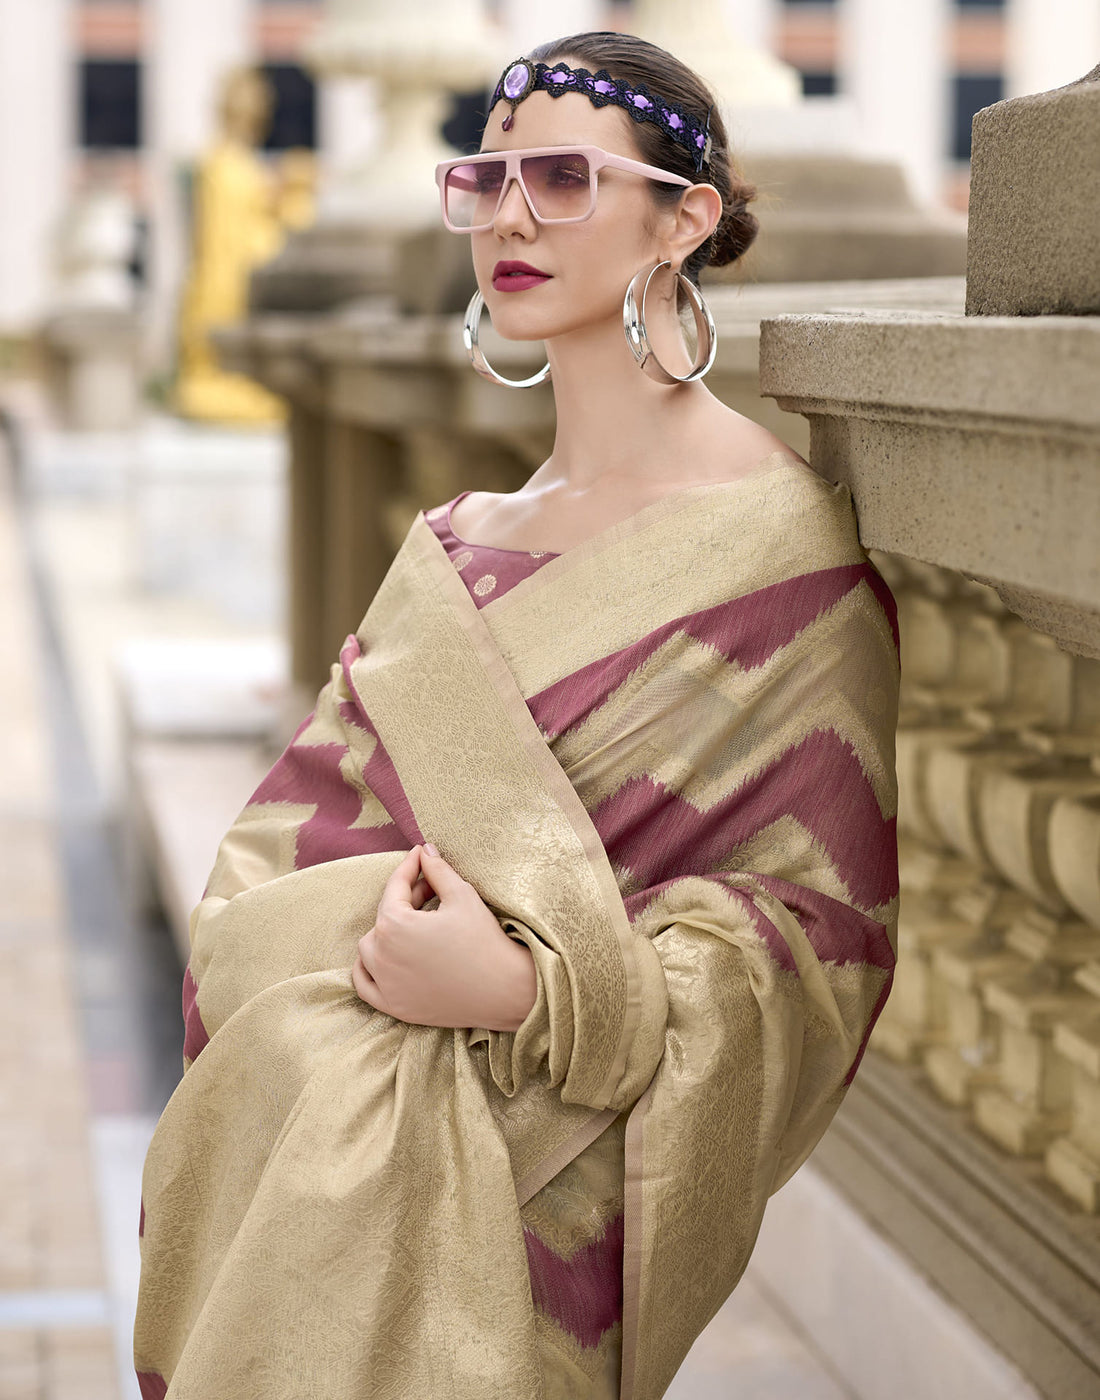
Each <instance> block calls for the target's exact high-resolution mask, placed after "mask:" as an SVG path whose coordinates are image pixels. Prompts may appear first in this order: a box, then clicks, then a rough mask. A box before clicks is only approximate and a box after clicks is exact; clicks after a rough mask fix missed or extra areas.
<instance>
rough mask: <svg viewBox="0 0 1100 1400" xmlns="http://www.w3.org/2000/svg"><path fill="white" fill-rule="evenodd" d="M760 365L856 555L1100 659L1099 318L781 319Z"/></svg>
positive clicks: (869, 315)
mask: <svg viewBox="0 0 1100 1400" xmlns="http://www.w3.org/2000/svg"><path fill="white" fill-rule="evenodd" d="M760 364H761V373H760V384H761V391H762V392H763V393H765V394H767V395H769V396H771V397H773V398H774V399H775V400H776V402H777V403H778V404H779V406H780V407H781V408H783V409H786V410H788V411H790V412H794V413H801V414H804V415H805V416H806V417H807V418H808V419H809V422H810V457H811V459H812V461H813V465H814V466H815V468H816V469H817V470H818V471H819V472H821V474H822V475H823V476H825V477H827V478H829V479H830V480H834V481H843V482H845V483H846V484H847V485H848V486H849V487H850V488H851V491H852V496H853V500H854V501H855V504H856V510H857V513H858V516H859V526H860V538H861V540H862V541H863V544H864V546H865V547H867V548H872V549H879V550H883V551H885V552H887V553H893V554H900V555H904V556H906V557H908V558H911V559H919V560H924V561H925V562H927V563H932V564H938V565H942V566H944V567H947V568H950V569H956V570H959V571H960V572H962V573H964V574H966V575H968V576H969V577H971V578H975V579H978V580H979V581H981V582H984V583H987V584H989V585H990V586H992V587H993V588H995V589H997V591H998V592H999V593H1000V594H1001V598H1002V600H1003V601H1004V603H1005V604H1006V606H1008V607H1010V608H1011V609H1012V610H1013V611H1014V612H1016V613H1017V614H1018V615H1019V616H1020V617H1022V618H1023V619H1024V621H1025V622H1027V623H1028V624H1029V625H1031V626H1033V627H1035V628H1037V629H1038V630H1041V631H1047V632H1049V633H1050V635H1052V636H1053V637H1055V639H1056V640H1057V641H1058V643H1059V645H1061V646H1064V647H1066V648H1067V649H1069V650H1072V651H1076V652H1079V653H1081V654H1083V655H1086V656H1100V556H1098V554H1097V550H1096V546H1095V541H1096V539H1097V538H1100V396H1098V395H1097V393H1096V384H1097V383H1100V320H1097V319H1095V318H1093V319H1089V318H1085V317H1080V316H1047V317H1041V318H1036V317H1031V318H1025V317H1011V316H1005V317H966V316H962V315H944V314H942V313H929V312H919V311H905V310H892V311H863V312H845V313H843V314H840V313H836V314H831V315H828V314H825V315H784V316H778V317H775V318H772V319H765V320H764V321H763V322H762V323H761V344H760Z"/></svg>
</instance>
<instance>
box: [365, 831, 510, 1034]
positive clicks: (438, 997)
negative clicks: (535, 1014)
mask: <svg viewBox="0 0 1100 1400" xmlns="http://www.w3.org/2000/svg"><path fill="white" fill-rule="evenodd" d="M421 871H422V872H423V874H421ZM433 892H434V893H435V894H438V896H439V908H438V909H429V910H425V909H423V908H422V907H421V906H422V905H423V904H424V903H425V902H426V901H427V900H428V899H430V898H431V896H432V894H433ZM351 978H352V982H353V983H354V984H355V990H356V992H358V994H359V996H360V997H361V998H362V999H363V1001H365V1002H366V1003H367V1004H368V1005H369V1006H373V1007H374V1008H375V1010H377V1011H385V1012H386V1013H387V1014H388V1015H390V1016H393V1017H395V1018H396V1019H397V1020H399V1021H408V1022H410V1023H411V1024H413V1025H420V1026H458V1027H463V1028H469V1027H473V1026H481V1027H484V1029H485V1030H497V1031H514V1030H517V1029H518V1028H519V1026H520V1025H521V1024H522V1023H523V1021H524V1019H525V1018H526V1016H527V1013H528V1012H529V1011H530V1010H531V1008H532V1007H533V1006H534V1004H535V994H536V990H537V983H536V979H535V960H534V958H533V957H532V956H531V953H530V951H529V950H528V949H527V948H525V947H524V945H523V944H522V943H518V942H516V940H515V939H512V938H509V937H508V935H507V934H506V933H505V932H504V930H503V929H502V928H501V926H500V924H499V923H498V922H497V919H496V916H495V915H494V914H493V913H492V911H491V910H490V909H489V908H488V906H487V905H486V904H485V903H484V901H483V900H482V899H481V896H480V895H479V894H478V892H477V891H476V890H475V889H474V887H473V885H471V884H469V883H468V882H467V881H466V880H464V879H463V878H462V877H461V875H459V873H458V871H457V870H455V869H454V868H453V867H452V866H450V865H448V864H447V862H446V861H445V860H444V859H443V857H442V856H441V855H439V853H438V852H437V851H436V850H435V847H434V846H424V847H421V846H414V847H413V848H412V850H411V851H410V852H409V853H408V855H407V856H406V857H405V859H404V860H403V861H402V862H401V864H400V865H399V866H398V867H397V868H396V870H394V872H393V874H392V875H391V876H390V878H389V879H388V880H387V881H386V885H385V888H384V889H383V891H382V898H381V899H380V900H379V901H378V910H377V913H376V914H375V922H374V926H373V927H372V928H370V929H368V931H367V932H366V933H365V934H364V935H363V937H362V938H361V939H360V940H359V956H358V958H357V959H356V962H355V966H354V967H353V968H352V970H351Z"/></svg>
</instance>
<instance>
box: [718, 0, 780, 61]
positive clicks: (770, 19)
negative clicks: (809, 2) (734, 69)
mask: <svg viewBox="0 0 1100 1400" xmlns="http://www.w3.org/2000/svg"><path fill="white" fill-rule="evenodd" d="M722 10H723V11H724V13H725V17H726V23H727V24H728V25H729V27H730V29H731V30H732V31H733V32H734V34H736V35H737V37H738V38H739V39H740V40H741V41H742V43H745V44H749V45H750V46H751V47H752V48H754V49H763V50H764V52H765V53H771V54H774V53H775V44H776V24H777V20H778V12H779V0H722Z"/></svg>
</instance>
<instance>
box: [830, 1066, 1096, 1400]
mask: <svg viewBox="0 0 1100 1400" xmlns="http://www.w3.org/2000/svg"><path fill="white" fill-rule="evenodd" d="M813 1163H814V1166H815V1168H817V1169H818V1170H819V1171H820V1172H821V1174H822V1175H823V1176H825V1177H826V1179H827V1180H829V1181H830V1182H831V1183H832V1184H834V1185H835V1187H836V1188H837V1189H838V1190H839V1191H840V1192H841V1193H842V1194H843V1195H844V1196H845V1197H846V1198H848V1199H849V1200H851V1201H852V1203H853V1205H854V1206H856V1207H857V1208H858V1210H859V1212H860V1214H861V1215H862V1216H864V1217H865V1218H866V1219H867V1220H869V1221H870V1222H871V1223H872V1224H873V1225H874V1226H875V1227H876V1228H877V1229H878V1230H879V1231H880V1232H881V1233H882V1234H883V1235H885V1236H886V1238H887V1239H889V1240H890V1241H892V1242H893V1243H894V1244H895V1245H896V1246H897V1247H898V1248H899V1249H901V1250H902V1251H903V1252H904V1253H905V1254H906V1255H908V1257H909V1258H910V1259H911V1260H912V1261H913V1263H914V1264H915V1265H917V1266H918V1267H919V1268H920V1269H922V1270H923V1271H924V1272H925V1273H926V1274H928V1275H929V1276H930V1277H931V1278H933V1279H934V1280H935V1281H936V1285H937V1287H938V1288H939V1289H940V1290H941V1291H942V1292H943V1293H944V1294H946V1295H947V1297H948V1298H949V1299H950V1300H951V1301H952V1302H953V1303H954V1304H955V1305H956V1306H957V1307H958V1308H959V1309H960V1310H961V1311H963V1312H964V1313H965V1314H966V1315H967V1316H968V1317H969V1318H970V1319H971V1320H972V1321H973V1322H974V1324H975V1325H976V1326H977V1327H979V1328H981V1330H982V1331H983V1332H984V1333H985V1334H986V1336H987V1337H988V1338H989V1339H990V1340H991V1342H992V1343H993V1344H994V1345H995V1346H996V1347H997V1348H998V1349H999V1350H1000V1352H1001V1353H1002V1354H1003V1355H1004V1356H1005V1357H1007V1358H1008V1359H1010V1360H1011V1361H1012V1362H1013V1363H1014V1364H1015V1365H1016V1366H1018V1367H1019V1368H1020V1370H1021V1371H1022V1372H1023V1373H1024V1374H1025V1375H1026V1376H1027V1377H1028V1379H1029V1380H1030V1381H1031V1382H1032V1383H1033V1384H1034V1385H1035V1387H1036V1388H1037V1390H1038V1391H1039V1393H1040V1394H1042V1395H1050V1396H1055V1395H1056V1396H1058V1400H1092V1397H1094V1396H1096V1395H1097V1394H1100V1333H1098V1331H1097V1328H1096V1318H1097V1317H1098V1316H1100V1219H1097V1218H1095V1217H1090V1216H1086V1215H1085V1214H1084V1213H1082V1212H1076V1211H1074V1210H1073V1209H1072V1208H1071V1207H1069V1206H1068V1205H1067V1204H1066V1203H1065V1202H1064V1201H1063V1200H1062V1198H1061V1197H1060V1196H1059V1194H1058V1193H1057V1192H1056V1190H1055V1189H1054V1187H1053V1186H1051V1185H1050V1183H1049V1182H1046V1181H1044V1179H1043V1174H1042V1163H1041V1161H1038V1160H1027V1159H1024V1160H1022V1161H1021V1160H1018V1159H1014V1158H1010V1157H1009V1156H1008V1155H1007V1154H1005V1153H1003V1152H1001V1151H999V1150H998V1148H997V1147H996V1146H995V1145H994V1144H992V1143H990V1142H988V1141H986V1140H984V1139H983V1138H982V1137H981V1136H980V1135H979V1134H978V1133H976V1132H975V1131H974V1129H973V1128H972V1126H971V1125H970V1124H969V1122H968V1121H967V1115H966V1112H965V1110H962V1109H953V1108H951V1107H949V1106H948V1105H946V1104H944V1103H942V1102H941V1101H940V1100H939V1099H937V1098H936V1097H935V1096H934V1095H933V1094H932V1092H931V1091H930V1090H929V1089H928V1088H927V1087H925V1086H924V1085H923V1084H922V1082H921V1072H920V1070H918V1069H916V1068H915V1067H913V1068H910V1067H906V1066H902V1065H895V1064H892V1063H890V1062H889V1061H887V1060H885V1059H884V1058H883V1057H882V1056H881V1055H877V1054H875V1053H873V1051H872V1053H869V1054H868V1055H866V1056H865V1057H864V1061H863V1064H862V1065H861V1067H860V1072H859V1075H858V1076H857V1078H856V1080H855V1082H854V1083H853V1085H852V1087H851V1089H850V1090H849V1092H848V1096H847V1098H846V1100H845V1102H844V1105H843V1106H842V1108H841V1109H840V1111H839V1112H838V1113H837V1116H836V1118H835V1119H834V1121H833V1124H832V1126H831V1127H830V1129H829V1131H828V1133H827V1134H826V1135H825V1137H824V1138H823V1139H822V1141H821V1143H820V1144H819V1146H818V1148H817V1149H816V1151H815V1153H814V1157H813Z"/></svg>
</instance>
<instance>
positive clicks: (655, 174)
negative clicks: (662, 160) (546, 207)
mask: <svg viewBox="0 0 1100 1400" xmlns="http://www.w3.org/2000/svg"><path fill="white" fill-rule="evenodd" d="M562 154H580V155H583V156H584V157H585V158H586V159H587V161H588V192H589V207H588V211H587V213H584V214H575V215H573V216H572V217H571V218H568V219H543V218H541V217H540V216H539V215H538V214H537V213H536V212H535V206H534V203H533V201H532V199H531V196H530V194H529V193H528V191H527V186H526V185H525V184H524V183H523V172H522V170H521V168H520V162H521V161H522V160H525V159H526V158H527V157H528V156H551V155H562ZM491 160H496V161H499V160H503V161H504V163H505V164H504V181H503V183H502V184H501V187H500V198H499V199H498V200H497V203H496V208H495V209H494V210H493V216H492V218H491V219H490V220H489V221H488V223H484V224H471V225H470V227H469V228H459V227H458V225H457V224H452V223H451V221H450V219H448V217H447V188H446V181H447V175H448V174H449V173H450V171H452V170H454V169H456V167H458V166H460V165H485V164H487V163H488V162H489V161H491ZM605 166H610V167H611V169H613V170H629V171H632V172H633V173H634V174H635V175H644V176H645V177H646V178H647V179H650V180H659V181H660V182H661V183H662V184H665V185H683V186H684V187H685V188H686V189H690V188H691V186H692V185H694V184H698V181H696V180H687V179H685V178H684V176H683V175H674V174H673V172H672V171H671V170H660V169H659V168H658V167H657V166H655V165H644V164H643V163H642V162H641V161H640V160H630V159H629V158H628V157H627V156H615V155H612V154H611V153H610V152H609V151H605V150H604V149H603V147H602V146H528V147H524V148H517V149H516V150H512V151H479V152H478V153H477V154H476V155H472V156H456V157H455V158H454V159H453V160H441V161H440V162H439V164H438V165H437V166H436V168H435V182H436V184H437V185H438V186H439V204H440V209H441V211H442V214H443V222H444V224H445V225H446V227H447V228H449V229H450V231H451V232H452V233H483V232H484V231H485V230H486V229H490V228H492V226H493V224H494V223H495V222H496V217H497V215H498V214H499V213H500V206H501V205H502V204H503V203H504V196H505V195H506V194H507V193H508V190H509V188H510V186H511V182H512V180H515V182H516V183H517V184H518V185H519V187H520V190H521V191H522V192H523V197H524V199H525V200H526V201H527V208H528V209H529V210H530V211H531V216H532V218H533V219H534V220H535V222H536V223H538V224H553V225H558V224H580V223H583V222H584V221H585V219H590V218H591V217H592V215H593V214H594V213H595V212H596V176H597V175H598V174H599V172H600V171H601V170H603V169H604V167H605Z"/></svg>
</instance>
